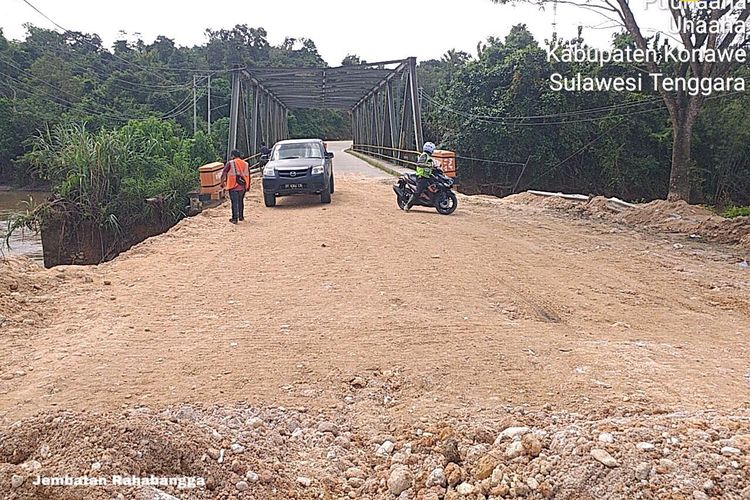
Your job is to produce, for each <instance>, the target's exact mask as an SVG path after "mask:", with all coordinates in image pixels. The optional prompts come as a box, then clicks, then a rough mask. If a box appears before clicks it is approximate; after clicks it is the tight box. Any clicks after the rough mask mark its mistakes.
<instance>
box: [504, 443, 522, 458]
mask: <svg viewBox="0 0 750 500" xmlns="http://www.w3.org/2000/svg"><path fill="white" fill-rule="evenodd" d="M522 454H523V444H521V441H513V442H512V443H510V444H509V445H508V447H507V448H505V456H506V457H508V458H516V457H519V456H521V455H522Z"/></svg>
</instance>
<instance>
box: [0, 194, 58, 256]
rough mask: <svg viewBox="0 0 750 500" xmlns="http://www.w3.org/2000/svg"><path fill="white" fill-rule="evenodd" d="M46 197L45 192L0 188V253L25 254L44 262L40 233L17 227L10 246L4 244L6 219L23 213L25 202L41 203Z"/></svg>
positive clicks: (6, 226)
mask: <svg viewBox="0 0 750 500" xmlns="http://www.w3.org/2000/svg"><path fill="white" fill-rule="evenodd" d="M46 197H47V193H38V192H29V191H2V190H0V255H3V254H4V255H25V256H27V257H29V258H31V259H33V260H34V261H36V262H38V263H39V264H40V265H43V264H44V258H43V256H42V237H41V235H39V234H35V233H34V231H30V230H28V229H24V230H20V229H19V230H17V231H16V232H14V233H13V236H11V238H10V248H8V246H7V245H6V244H5V235H6V233H7V231H8V220H9V219H11V218H12V217H13V215H15V214H18V213H25V212H26V209H27V205H26V203H29V202H31V201H32V200H33V202H35V203H41V202H43V201H44V200H45V198H46Z"/></svg>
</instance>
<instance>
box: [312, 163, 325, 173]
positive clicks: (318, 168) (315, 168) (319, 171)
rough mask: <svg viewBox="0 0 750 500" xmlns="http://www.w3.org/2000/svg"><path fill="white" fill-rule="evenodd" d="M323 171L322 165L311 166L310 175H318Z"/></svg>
mask: <svg viewBox="0 0 750 500" xmlns="http://www.w3.org/2000/svg"><path fill="white" fill-rule="evenodd" d="M322 173H323V165H318V166H317V167H313V168H312V172H311V174H312V175H320V174H322Z"/></svg>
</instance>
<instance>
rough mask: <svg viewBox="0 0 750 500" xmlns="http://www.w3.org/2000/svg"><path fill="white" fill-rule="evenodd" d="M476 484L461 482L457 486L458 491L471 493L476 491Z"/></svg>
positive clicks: (465, 493)
mask: <svg viewBox="0 0 750 500" xmlns="http://www.w3.org/2000/svg"><path fill="white" fill-rule="evenodd" d="M474 489H475V488H474V486H472V485H470V484H469V483H461V484H459V485H458V486H456V491H457V492H458V493H459V494H461V495H471V494H472V493H474Z"/></svg>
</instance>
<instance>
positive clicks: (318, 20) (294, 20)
mask: <svg viewBox="0 0 750 500" xmlns="http://www.w3.org/2000/svg"><path fill="white" fill-rule="evenodd" d="M29 1H30V2H31V3H32V4H33V5H35V6H36V7H37V8H38V9H39V10H41V11H42V12H44V13H45V14H47V15H48V16H49V17H50V18H51V19H53V20H54V21H55V22H57V23H58V24H60V25H62V26H63V27H65V28H67V29H70V30H74V31H83V32H88V33H97V34H98V35H100V36H101V37H102V39H103V40H104V42H105V45H106V46H108V47H109V46H111V44H112V42H113V41H114V40H116V39H118V38H120V35H119V32H120V31H121V30H122V31H125V32H127V33H129V34H134V33H139V34H140V35H141V37H142V38H143V39H144V40H145V41H146V42H151V41H152V40H153V39H154V38H155V37H156V36H157V35H165V36H167V37H169V38H172V39H174V40H175V42H176V43H177V44H178V45H195V44H204V43H205V42H206V36H205V29H206V28H212V29H219V28H231V27H233V26H234V25H235V24H247V25H249V26H251V27H260V26H262V27H264V28H265V29H266V30H267V31H268V34H269V39H270V41H271V43H273V44H278V43H280V42H281V41H283V39H284V38H285V37H287V36H290V37H296V38H301V37H306V38H311V39H313V40H314V41H315V43H316V44H317V46H318V50H319V51H320V54H321V55H322V56H323V58H324V59H325V60H326V62H328V63H329V64H330V65H332V66H337V65H338V64H339V63H340V62H341V60H342V59H343V58H344V56H345V55H346V54H347V53H354V54H357V55H359V56H360V57H362V58H364V59H366V60H368V61H379V60H380V61H382V60H387V59H401V58H404V57H409V56H416V57H417V58H419V59H421V60H424V59H432V58H439V57H440V56H441V55H442V54H444V53H445V52H446V51H447V50H449V49H452V48H455V49H459V50H465V51H467V52H469V53H472V54H474V53H475V52H476V46H477V43H478V42H480V41H482V40H484V39H486V38H487V37H488V36H490V35H494V36H500V37H504V36H505V35H506V34H507V33H508V30H509V29H510V27H511V26H513V25H514V24H518V23H526V24H527V25H528V26H529V29H531V31H532V32H533V33H534V35H535V36H536V37H537V39H538V40H539V41H543V40H544V39H545V38H548V37H549V36H550V34H551V33H552V9H551V8H549V9H548V10H547V11H540V10H539V9H538V8H536V7H532V6H530V5H521V6H515V7H514V6H510V5H495V4H493V3H492V2H491V1H490V0H459V1H440V2H435V1H434V0H433V1H430V0H375V1H370V2H367V1H363V2H357V1H352V0H348V1H347V0H327V1H326V0H323V1H309V0H269V1H268V2H258V1H244V2H242V1H236V0H234V1H231V0H212V1H211V2H206V3H196V4H193V3H192V2H185V1H179V2H178V1H169V0H161V1H158V0H148V1H147V0H125V1H122V0H120V1H102V0H29ZM0 5H1V6H2V9H0V27H2V29H3V32H4V34H5V36H6V37H8V38H13V39H22V38H23V37H24V36H25V30H24V28H23V24H24V23H29V22H30V23H33V24H35V25H37V26H40V27H45V28H54V26H53V25H52V24H51V23H50V22H49V21H47V20H46V19H44V18H43V17H42V16H40V15H39V14H37V13H36V12H34V10H33V9H32V8H31V7H29V6H28V5H26V4H25V3H24V2H23V1H22V0H0ZM601 22H602V19H601V18H599V17H598V16H596V15H595V14H587V13H586V12H584V11H581V10H580V9H577V8H575V7H566V8H563V7H562V6H561V7H560V9H559V12H558V32H559V33H560V34H561V35H562V36H564V37H572V36H575V34H576V29H577V26H578V24H584V25H591V26H593V25H598V24H600V23H601ZM585 33H586V34H585V38H586V40H587V41H589V42H590V43H592V42H593V44H594V45H605V44H607V41H608V40H609V37H610V36H611V33H609V32H604V31H602V30H593V29H587V30H586V31H585Z"/></svg>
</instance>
